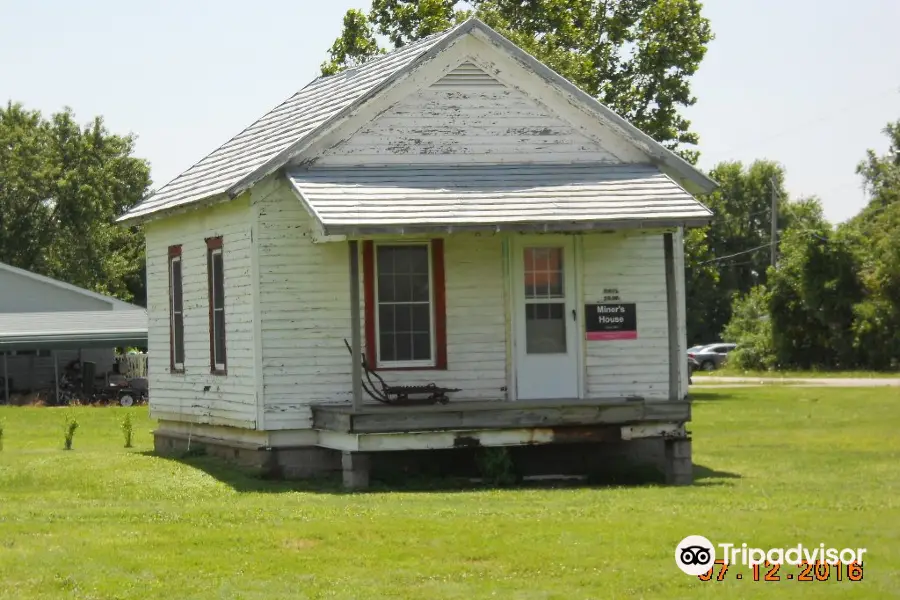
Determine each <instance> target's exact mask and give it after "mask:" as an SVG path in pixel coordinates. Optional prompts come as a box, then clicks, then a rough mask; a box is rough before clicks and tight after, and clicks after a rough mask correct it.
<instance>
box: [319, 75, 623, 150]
mask: <svg viewBox="0 0 900 600" xmlns="http://www.w3.org/2000/svg"><path fill="white" fill-rule="evenodd" d="M504 162H516V163H527V162H547V163H587V162H590V163H607V164H609V163H620V162H622V161H621V160H620V159H619V158H617V156H615V155H614V154H613V153H612V152H611V151H610V150H609V149H608V148H606V147H604V146H603V145H601V144H600V143H598V142H597V141H595V140H593V139H591V138H589V137H587V136H585V135H584V134H583V133H581V132H580V131H579V130H578V129H577V128H576V127H574V126H573V125H572V124H571V123H569V122H567V121H565V120H564V119H562V118H560V117H559V116H557V115H556V114H554V113H553V112H552V111H551V110H550V109H549V108H547V107H546V106H544V105H543V104H541V103H539V102H537V101H535V100H534V99H532V98H530V97H528V96H526V95H525V94H524V93H522V92H521V91H519V90H517V89H515V88H513V87H510V86H507V85H506V84H504V83H501V82H500V81H498V80H497V79H496V78H494V77H493V76H491V75H489V74H488V73H486V72H485V71H484V70H482V69H481V68H480V67H478V66H476V65H475V64H473V63H472V62H465V63H463V64H462V65H460V66H459V67H457V68H456V69H454V70H453V71H451V72H450V73H448V74H447V75H445V76H444V77H443V78H441V79H440V80H438V81H437V82H435V83H433V84H432V85H430V86H428V87H425V88H423V89H420V90H417V91H415V92H413V93H412V94H410V95H409V96H407V97H406V98H405V99H404V100H402V101H400V102H399V103H397V104H396V105H394V106H393V107H392V108H391V109H389V110H388V111H386V112H385V113H383V114H382V115H380V116H378V117H377V118H375V119H374V120H372V121H371V122H369V123H367V124H366V125H364V126H363V127H362V128H361V129H360V130H359V131H357V132H356V133H354V134H353V135H351V136H350V137H349V138H348V139H345V140H343V141H340V142H339V143H337V144H336V145H334V146H333V147H332V148H330V149H329V150H328V151H327V152H325V154H324V156H322V157H321V158H319V159H318V160H317V161H316V164H318V165H330V166H333V165H368V166H371V165H376V164H403V165H409V164H448V163H457V164H463V163H504Z"/></svg>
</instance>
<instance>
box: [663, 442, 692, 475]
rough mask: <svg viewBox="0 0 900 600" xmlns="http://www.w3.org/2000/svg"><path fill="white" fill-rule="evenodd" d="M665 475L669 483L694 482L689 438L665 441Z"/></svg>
mask: <svg viewBox="0 0 900 600" xmlns="http://www.w3.org/2000/svg"><path fill="white" fill-rule="evenodd" d="M665 475H666V483H668V484H670V485H691V484H692V483H694V464H693V458H692V450H691V440H690V438H683V439H669V440H666V441H665Z"/></svg>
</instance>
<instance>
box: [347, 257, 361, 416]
mask: <svg viewBox="0 0 900 600" xmlns="http://www.w3.org/2000/svg"><path fill="white" fill-rule="evenodd" d="M348 246H349V248H350V350H351V355H352V356H351V359H350V360H351V363H352V364H351V377H352V378H353V408H354V409H355V410H358V409H360V408H362V325H361V323H360V318H359V243H358V242H357V241H356V240H350V242H349V243H348Z"/></svg>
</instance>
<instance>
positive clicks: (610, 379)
mask: <svg viewBox="0 0 900 600" xmlns="http://www.w3.org/2000/svg"><path fill="white" fill-rule="evenodd" d="M582 247H583V265H584V267H583V269H584V272H583V278H582V279H583V282H584V283H583V285H584V299H585V302H588V303H591V302H601V301H602V300H603V296H604V292H603V290H604V289H608V288H612V289H617V290H618V295H619V297H620V301H621V302H634V303H636V305H637V307H636V308H637V328H638V337H637V339H636V340H613V341H587V342H586V348H587V351H586V356H585V363H586V364H585V367H586V371H587V395H588V397H590V398H606V397H619V398H620V397H622V396H630V395H635V396H642V397H645V398H654V399H665V398H667V397H668V388H669V366H668V363H669V350H668V348H669V337H668V336H669V334H668V322H667V312H666V276H665V264H664V260H663V259H664V250H663V237H662V234H661V233H638V232H633V233H621V234H606V235H602V234H593V235H585V236H584V238H583V246H582Z"/></svg>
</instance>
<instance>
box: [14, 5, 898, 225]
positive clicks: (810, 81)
mask: <svg viewBox="0 0 900 600" xmlns="http://www.w3.org/2000/svg"><path fill="white" fill-rule="evenodd" d="M348 8H368V3H367V2H366V1H365V0H329V1H327V2H318V1H317V2H314V1H312V0H290V1H287V0H261V1H257V2H254V3H247V2H246V1H244V2H238V1H237V0H218V1H216V2H199V1H195V0H181V1H177V2H176V1H169V0H165V1H164V0H155V1H153V2H123V1H122V0H115V1H114V0H82V1H81V2H65V1H63V0H56V1H54V2H50V1H48V0H0V102H3V103H4V104H5V102H6V101H7V100H12V101H14V102H21V103H22V104H24V105H25V106H26V107H27V108H29V109H39V110H41V111H43V112H44V113H45V114H47V115H49V114H51V113H53V112H55V111H58V110H61V109H62V108H63V107H66V106H68V107H71V108H72V109H73V110H74V111H75V114H76V118H77V119H78V120H79V121H82V122H88V121H90V120H91V119H92V118H93V117H94V116H97V115H102V116H103V117H104V119H105V122H106V124H107V126H108V128H109V129H110V130H111V131H113V132H115V133H129V132H130V133H133V134H134V135H136V136H137V143H136V154H137V155H138V156H140V157H142V158H146V159H147V160H149V162H150V164H151V168H152V176H153V180H154V187H159V186H161V185H162V184H163V183H165V182H166V181H168V180H170V179H171V178H173V177H175V176H176V175H178V174H179V173H180V172H182V171H183V170H185V169H187V168H188V167H190V166H191V165H192V164H193V163H195V162H197V161H198V160H200V159H201V158H203V157H204V156H205V155H206V154H208V153H209V152H211V151H212V150H214V149H215V148H216V147H217V146H219V145H220V144H222V143H223V142H225V141H226V140H228V139H229V138H231V137H232V136H233V135H235V134H236V133H238V132H239V131H240V130H242V129H243V128H244V127H246V126H247V125H249V124H250V123H252V122H253V121H254V120H256V119H257V118H259V117H260V116H262V115H263V114H264V113H266V112H267V111H268V110H270V109H271V108H273V107H274V106H276V105H278V104H280V103H281V102H282V101H283V100H284V99H285V98H287V97H288V96H290V95H291V94H293V93H294V92H295V91H297V90H298V89H299V88H301V87H303V86H304V85H305V84H306V83H307V82H308V81H309V80H311V79H312V78H314V77H316V76H317V75H318V73H319V65H320V64H321V63H322V61H323V60H324V59H325V58H326V54H327V49H328V48H329V47H330V46H331V44H332V42H333V41H334V38H335V37H336V36H337V35H338V33H339V32H340V28H341V18H342V16H343V14H344V12H345V11H346V10H347V9H348ZM704 13H705V15H706V16H707V17H708V18H709V19H710V20H711V25H712V29H713V32H714V33H715V35H716V39H715V40H714V41H713V42H712V43H711V44H710V47H709V51H708V53H707V55H706V58H705V59H704V61H703V63H702V64H701V66H700V70H699V71H698V73H697V74H696V75H695V76H694V78H693V80H692V82H693V83H692V89H693V92H694V95H695V96H696V97H697V98H698V102H697V104H696V105H694V106H692V107H690V108H688V109H686V110H685V111H684V113H685V115H686V116H687V117H688V118H689V119H690V120H691V121H692V122H693V126H694V129H695V130H696V131H697V132H698V133H699V135H700V146H699V150H700V151H701V159H700V166H701V167H703V168H704V169H709V168H711V167H712V166H713V165H714V164H716V163H717V162H719V161H724V160H742V161H744V162H751V161H753V160H755V159H758V158H767V159H770V160H775V161H778V162H780V163H781V164H782V165H784V167H785V168H786V170H787V187H788V191H789V192H790V194H791V196H792V197H799V196H809V195H817V196H818V197H820V198H821V199H822V202H823V205H824V207H825V214H826V216H827V217H828V218H829V219H830V220H832V221H834V222H839V221H842V220H845V219H847V218H849V217H851V216H853V215H854V214H855V213H856V212H857V211H858V210H859V209H860V208H861V207H862V206H863V205H864V203H865V196H864V192H863V189H862V187H861V183H860V180H859V177H858V176H857V175H856V174H855V167H856V164H857V163H858V162H859V161H860V160H861V159H863V158H864V156H865V151H866V149H868V148H872V149H875V150H876V151H877V152H880V153H881V152H884V151H885V150H886V149H887V143H886V140H885V137H884V136H883V135H882V133H881V130H882V129H883V127H884V126H885V125H886V124H887V123H888V122H889V121H895V120H897V119H900V30H898V29H897V23H900V1H898V0H856V1H855V2H852V3H847V2H838V1H836V0H815V1H814V0H708V1H707V2H706V3H705V4H704Z"/></svg>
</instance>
